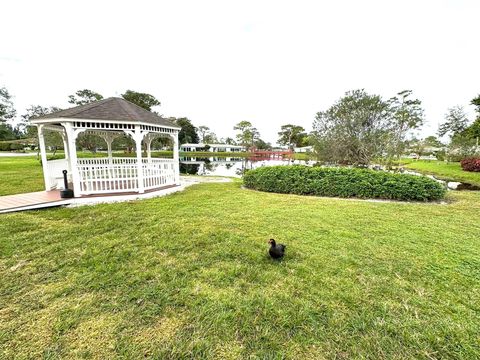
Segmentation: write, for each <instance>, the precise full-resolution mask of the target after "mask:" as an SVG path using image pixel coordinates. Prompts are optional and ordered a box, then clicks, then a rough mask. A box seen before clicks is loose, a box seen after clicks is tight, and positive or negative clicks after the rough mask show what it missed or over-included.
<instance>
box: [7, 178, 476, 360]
mask: <svg viewBox="0 0 480 360" xmlns="http://www.w3.org/2000/svg"><path fill="white" fill-rule="evenodd" d="M449 200H450V201H451V202H450V203H449V204H446V205H438V204H409V203H384V202H383V203H379V202H367V201H355V200H336V199H325V198H313V197H301V196H294V195H279V194H271V193H260V192H253V191H249V190H243V189H241V188H240V182H234V183H227V184H202V185H197V186H194V187H191V188H189V189H187V190H186V191H184V192H181V193H177V194H174V195H171V196H168V197H166V198H157V199H151V200H144V201H136V202H128V203H121V204H110V205H97V206H86V207H80V208H62V209H52V210H42V211H31V212H23V213H15V214H7V215H1V216H0V234H2V240H1V241H0V278H1V279H2V281H0V358H5V359H9V358H42V357H43V358H49V359H54V358H99V359H101V358H103V359H105V358H112V357H121V358H125V359H131V358H143V357H145V356H152V357H156V358H159V359H175V358H178V359H185V358H222V359H243V358H258V359H282V358H296V359H321V358H330V359H331V358H371V359H378V358H388V359H393V358H397V359H407V358H425V359H431V358H464V359H467V358H470V359H475V358H479V357H480V335H479V334H480V307H479V304H480V255H479V254H480V244H479V237H478V234H479V233H480V222H479V221H478V216H479V214H480V192H463V193H461V192H457V193H450V194H449ZM270 237H274V238H276V239H277V240H279V241H281V242H284V243H286V244H287V257H286V258H285V259H284V261H281V262H275V261H272V260H270V259H269V258H268V257H267V256H266V249H267V244H266V241H267V240H268V239H269V238H270Z"/></svg>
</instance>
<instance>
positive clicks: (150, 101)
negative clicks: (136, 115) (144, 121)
mask: <svg viewBox="0 0 480 360" xmlns="http://www.w3.org/2000/svg"><path fill="white" fill-rule="evenodd" d="M122 97H123V98H124V99H125V100H127V101H130V102H131V103H134V104H136V105H138V106H140V107H142V108H144V109H145V110H148V111H151V110H152V107H154V106H160V101H158V100H157V98H155V96H153V95H150V94H147V93H141V92H136V91H133V90H127V91H126V92H125V94H122Z"/></svg>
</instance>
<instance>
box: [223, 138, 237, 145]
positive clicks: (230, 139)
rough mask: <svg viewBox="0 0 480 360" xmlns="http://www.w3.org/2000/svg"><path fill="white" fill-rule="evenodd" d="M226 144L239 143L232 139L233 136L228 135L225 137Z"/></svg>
mask: <svg viewBox="0 0 480 360" xmlns="http://www.w3.org/2000/svg"><path fill="white" fill-rule="evenodd" d="M225 144H227V145H237V143H236V142H235V140H234V139H232V138H231V137H227V138H226V139H225Z"/></svg>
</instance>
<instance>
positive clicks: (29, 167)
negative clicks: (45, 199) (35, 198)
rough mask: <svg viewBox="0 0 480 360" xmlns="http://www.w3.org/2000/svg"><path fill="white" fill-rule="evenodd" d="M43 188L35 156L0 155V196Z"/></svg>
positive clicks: (38, 162) (38, 164)
mask: <svg viewBox="0 0 480 360" xmlns="http://www.w3.org/2000/svg"><path fill="white" fill-rule="evenodd" d="M42 190H45V183H44V180H43V172H42V165H41V164H40V161H39V160H37V158H36V156H28V157H0V196H4V195H12V194H20V193H24V192H34V191H42Z"/></svg>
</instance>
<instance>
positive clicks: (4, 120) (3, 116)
mask: <svg viewBox="0 0 480 360" xmlns="http://www.w3.org/2000/svg"><path fill="white" fill-rule="evenodd" d="M15 115H16V111H15V107H14V106H13V101H12V95H10V93H9V92H8V90H7V89H6V88H4V87H2V88H0V141H1V140H12V139H15V138H16V137H17V136H16V133H15V130H14V128H13V126H12V124H11V123H10V122H11V121H12V120H13V119H14V118H15Z"/></svg>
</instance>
